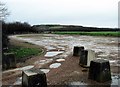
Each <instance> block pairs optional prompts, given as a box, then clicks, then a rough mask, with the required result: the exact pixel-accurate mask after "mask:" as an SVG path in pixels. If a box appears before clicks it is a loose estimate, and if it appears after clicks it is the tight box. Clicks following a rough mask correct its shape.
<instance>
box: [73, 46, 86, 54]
mask: <svg viewBox="0 0 120 87" xmlns="http://www.w3.org/2000/svg"><path fill="white" fill-rule="evenodd" d="M82 50H84V47H83V46H74V49H73V56H80V54H81V51H82Z"/></svg>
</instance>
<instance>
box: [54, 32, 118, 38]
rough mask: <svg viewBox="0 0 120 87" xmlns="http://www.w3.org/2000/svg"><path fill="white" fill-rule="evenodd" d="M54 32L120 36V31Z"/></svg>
mask: <svg viewBox="0 0 120 87" xmlns="http://www.w3.org/2000/svg"><path fill="white" fill-rule="evenodd" d="M54 34H69V35H90V36H114V37H120V32H54Z"/></svg>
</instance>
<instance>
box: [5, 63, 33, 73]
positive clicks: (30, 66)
mask: <svg viewBox="0 0 120 87" xmlns="http://www.w3.org/2000/svg"><path fill="white" fill-rule="evenodd" d="M33 67H34V66H33V65H29V66H25V67H21V68H16V69H11V70H6V71H4V72H3V73H7V72H13V71H18V70H27V69H31V68H33Z"/></svg>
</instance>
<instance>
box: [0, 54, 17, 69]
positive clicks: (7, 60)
mask: <svg viewBox="0 0 120 87" xmlns="http://www.w3.org/2000/svg"><path fill="white" fill-rule="evenodd" d="M2 61H3V68H5V69H9V68H15V67H16V59H15V54H14V53H4V54H3V58H2Z"/></svg>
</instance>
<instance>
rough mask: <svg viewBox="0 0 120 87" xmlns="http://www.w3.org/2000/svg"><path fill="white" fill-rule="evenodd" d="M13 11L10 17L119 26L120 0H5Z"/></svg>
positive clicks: (30, 20)
mask: <svg viewBox="0 0 120 87" xmlns="http://www.w3.org/2000/svg"><path fill="white" fill-rule="evenodd" d="M1 1H2V2H4V3H5V4H6V7H7V8H8V10H9V11H10V16H9V17H8V18H7V20H6V21H9V22H14V21H20V22H28V23H29V24H31V25H34V24H72V25H83V26H95V27H118V1H119V0H1Z"/></svg>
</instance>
